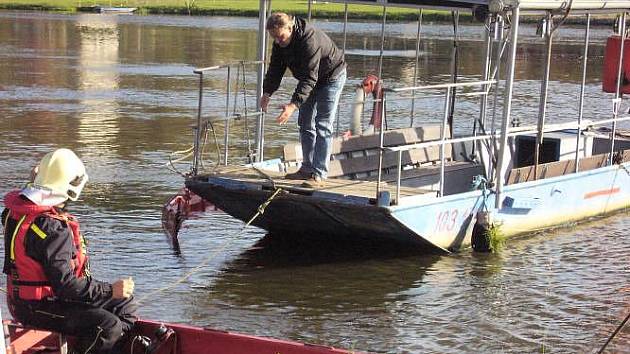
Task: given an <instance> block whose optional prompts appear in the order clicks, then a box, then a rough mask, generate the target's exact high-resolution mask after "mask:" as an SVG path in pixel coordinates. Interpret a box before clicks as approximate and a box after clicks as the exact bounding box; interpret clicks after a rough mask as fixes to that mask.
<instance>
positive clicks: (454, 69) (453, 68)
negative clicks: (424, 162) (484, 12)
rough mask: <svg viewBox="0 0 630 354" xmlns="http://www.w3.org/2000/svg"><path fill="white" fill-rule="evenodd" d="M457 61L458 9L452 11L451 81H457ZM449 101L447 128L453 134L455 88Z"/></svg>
mask: <svg viewBox="0 0 630 354" xmlns="http://www.w3.org/2000/svg"><path fill="white" fill-rule="evenodd" d="M458 62H459V11H453V49H452V50H451V82H452V83H457V72H458V64H459V63H458ZM451 91H452V92H451V102H450V103H449V114H448V129H449V133H450V136H451V137H452V136H453V115H454V114H455V99H456V98H457V88H455V87H453V89H452V90H451Z"/></svg>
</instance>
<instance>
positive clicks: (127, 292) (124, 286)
mask: <svg viewBox="0 0 630 354" xmlns="http://www.w3.org/2000/svg"><path fill="white" fill-rule="evenodd" d="M133 285H134V284H133V279H131V277H129V278H127V279H120V280H118V281H116V282H115V283H114V284H112V297H113V298H114V299H126V298H128V297H130V296H131V295H133Z"/></svg>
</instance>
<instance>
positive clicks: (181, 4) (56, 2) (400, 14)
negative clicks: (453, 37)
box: [0, 0, 470, 21]
mask: <svg viewBox="0 0 630 354" xmlns="http://www.w3.org/2000/svg"><path fill="white" fill-rule="evenodd" d="M258 4H259V1H258V0H0V9H10V10H41V11H59V12H76V11H80V10H83V11H88V10H89V8H90V7H92V6H124V7H137V8H138V12H139V13H140V14H178V15H188V14H190V15H208V16H211V15H231V16H258ZM272 6H273V10H274V11H284V12H288V13H291V14H296V15H298V16H306V14H307V11H308V5H307V1H306V0H273V1H272ZM311 10H312V14H313V16H314V17H315V18H332V19H341V18H343V16H344V5H343V4H331V3H325V2H317V3H315V4H313V5H312V8H311ZM348 10H349V17H350V18H352V19H377V18H381V15H382V13H383V9H382V7H379V6H365V5H354V4H351V5H348ZM423 16H424V19H425V20H427V21H431V20H450V13H448V12H443V11H431V10H425V11H424V12H423ZM417 18H418V11H417V10H413V9H404V8H389V9H388V10H387V19H388V21H389V20H391V21H403V20H412V21H413V20H417ZM466 19H470V16H468V15H462V20H466Z"/></svg>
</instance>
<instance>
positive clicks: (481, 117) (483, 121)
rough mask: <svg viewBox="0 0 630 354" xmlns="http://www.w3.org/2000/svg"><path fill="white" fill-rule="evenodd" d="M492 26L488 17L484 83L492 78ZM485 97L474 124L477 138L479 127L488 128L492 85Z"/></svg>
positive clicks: (485, 86) (486, 89)
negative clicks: (487, 113) (487, 119)
mask: <svg viewBox="0 0 630 354" xmlns="http://www.w3.org/2000/svg"><path fill="white" fill-rule="evenodd" d="M491 24H492V17H490V16H488V18H487V19H486V32H485V33H486V38H485V41H484V54H485V55H484V64H483V81H488V80H489V77H490V61H491V59H490V58H491V56H492V40H491V38H490V36H491V30H490V26H491ZM482 89H483V92H485V93H486V94H485V95H482V96H481V102H479V120H478V122H474V124H473V135H474V136H477V129H476V127H477V125H479V128H480V129H482V128H484V127H485V126H486V107H488V92H489V91H490V85H488V84H485V85H483V86H482ZM473 151H474V145H473Z"/></svg>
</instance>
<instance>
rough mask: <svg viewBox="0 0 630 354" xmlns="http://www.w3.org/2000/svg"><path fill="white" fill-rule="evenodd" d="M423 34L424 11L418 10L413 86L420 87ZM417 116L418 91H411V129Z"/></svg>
mask: <svg viewBox="0 0 630 354" xmlns="http://www.w3.org/2000/svg"><path fill="white" fill-rule="evenodd" d="M421 32H422V9H420V10H418V33H417V34H416V61H415V62H414V66H413V86H418V59H419V57H420V33H421ZM415 114H416V91H415V90H412V91H411V122H410V123H409V128H413V120H414V116H415Z"/></svg>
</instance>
